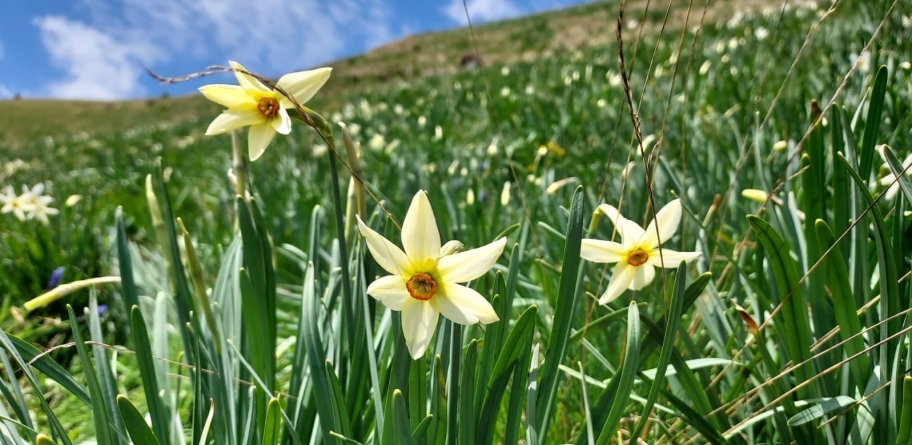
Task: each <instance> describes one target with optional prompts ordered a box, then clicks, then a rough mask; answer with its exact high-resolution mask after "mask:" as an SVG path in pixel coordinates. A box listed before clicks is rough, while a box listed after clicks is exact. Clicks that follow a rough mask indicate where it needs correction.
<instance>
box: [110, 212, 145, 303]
mask: <svg viewBox="0 0 912 445" xmlns="http://www.w3.org/2000/svg"><path fill="white" fill-rule="evenodd" d="M115 219H116V220H117V265H118V268H119V269H120V287H121V289H122V290H123V292H122V293H121V296H122V297H123V300H124V306H126V307H128V308H130V307H133V306H138V305H139V296H138V293H137V291H136V282H135V280H133V260H132V259H131V258H130V246H129V240H128V239H127V230H126V228H125V226H124V220H123V208H122V207H120V206H118V207H117V210H116V212H115Z"/></svg>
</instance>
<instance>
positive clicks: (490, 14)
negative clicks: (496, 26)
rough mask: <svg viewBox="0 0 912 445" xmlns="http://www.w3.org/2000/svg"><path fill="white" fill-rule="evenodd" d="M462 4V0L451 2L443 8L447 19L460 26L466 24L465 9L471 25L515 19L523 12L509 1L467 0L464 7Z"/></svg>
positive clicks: (452, 0)
mask: <svg viewBox="0 0 912 445" xmlns="http://www.w3.org/2000/svg"><path fill="white" fill-rule="evenodd" d="M462 2H463V0H451V1H450V4H449V5H447V7H446V8H444V13H446V15H447V17H449V18H450V19H452V20H453V21H455V22H456V23H459V24H461V25H465V24H466V23H467V22H466V9H468V10H469V17H471V18H472V23H481V22H489V21H492V20H501V19H506V18H510V17H516V16H518V15H521V14H523V13H524V12H525V11H523V10H522V9H520V8H519V7H518V6H516V5H515V4H514V3H513V2H512V1H511V0H467V1H466V3H465V5H463V3H462Z"/></svg>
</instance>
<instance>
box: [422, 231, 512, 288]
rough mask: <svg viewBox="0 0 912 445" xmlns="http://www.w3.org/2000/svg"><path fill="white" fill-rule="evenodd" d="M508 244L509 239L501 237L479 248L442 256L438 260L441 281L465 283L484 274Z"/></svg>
mask: <svg viewBox="0 0 912 445" xmlns="http://www.w3.org/2000/svg"><path fill="white" fill-rule="evenodd" d="M506 245H507V239H506V238H500V239H498V240H496V241H494V242H493V243H490V244H488V245H485V246H482V247H479V248H477V249H471V250H466V251H465V252H459V253H454V254H452V255H447V256H444V257H441V258H440V260H439V261H438V262H437V270H438V271H439V272H440V279H441V281H444V282H446V283H465V282H467V281H472V280H474V279H476V278H478V277H480V276H482V275H484V274H485V273H487V272H488V271H489V270H491V267H493V266H494V263H496V262H497V259H498V258H500V255H501V254H502V253H503V250H504V246H506Z"/></svg>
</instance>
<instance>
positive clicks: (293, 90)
mask: <svg viewBox="0 0 912 445" xmlns="http://www.w3.org/2000/svg"><path fill="white" fill-rule="evenodd" d="M331 72H332V68H318V69H315V70H309V71H298V72H296V73H289V74H286V75H284V76H282V77H281V78H280V79H279V81H278V82H276V85H277V86H278V87H279V88H282V89H283V90H285V92H286V93H288V94H290V95H291V96H292V97H294V98H295V100H296V101H297V102H298V104H299V105H304V103H306V102H307V101H309V100H310V99H311V98H312V97H314V95H315V94H317V91H319V90H320V88H322V87H323V85H324V84H325V83H326V81H327V80H329V74H330V73H331ZM281 104H282V106H283V107H285V108H293V107H294V104H292V103H291V101H290V100H288V99H286V98H285V97H282V100H281Z"/></svg>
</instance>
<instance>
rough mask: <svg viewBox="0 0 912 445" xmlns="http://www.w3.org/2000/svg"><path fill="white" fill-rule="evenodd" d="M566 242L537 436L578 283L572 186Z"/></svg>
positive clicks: (579, 215)
mask: <svg viewBox="0 0 912 445" xmlns="http://www.w3.org/2000/svg"><path fill="white" fill-rule="evenodd" d="M566 238H567V239H566V243H565V244H564V256H563V261H562V265H561V279H560V287H559V290H558V293H557V300H555V301H556V303H555V304H556V307H555V308H554V321H553V324H552V327H551V336H550V338H549V340H548V349H547V352H546V353H545V363H544V365H543V368H542V371H541V380H540V382H539V386H538V395H537V400H536V415H537V417H536V419H537V422H536V423H537V424H538V425H537V426H538V435H539V437H547V432H548V426H549V423H550V420H551V419H550V418H551V412H552V410H553V409H554V403H555V401H556V400H557V382H558V377H559V372H560V371H559V365H560V364H561V362H562V361H563V359H564V358H565V357H566V355H567V344H568V343H569V341H570V330H571V329H570V327H571V325H572V320H573V314H574V312H575V310H576V306H577V298H578V296H579V292H578V291H577V287H578V285H579V283H580V274H581V273H582V269H580V267H579V265H580V246H581V243H582V239H583V187H582V186H579V187H577V188H576V192H574V194H573V200H572V201H571V204H570V219H569V221H568V223H567V235H566Z"/></svg>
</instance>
